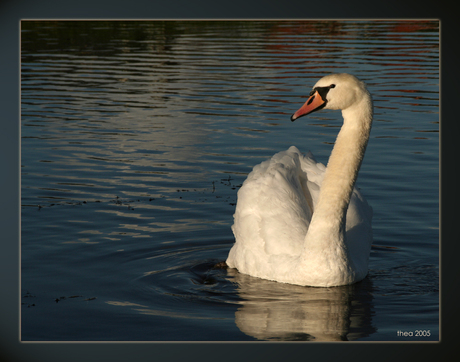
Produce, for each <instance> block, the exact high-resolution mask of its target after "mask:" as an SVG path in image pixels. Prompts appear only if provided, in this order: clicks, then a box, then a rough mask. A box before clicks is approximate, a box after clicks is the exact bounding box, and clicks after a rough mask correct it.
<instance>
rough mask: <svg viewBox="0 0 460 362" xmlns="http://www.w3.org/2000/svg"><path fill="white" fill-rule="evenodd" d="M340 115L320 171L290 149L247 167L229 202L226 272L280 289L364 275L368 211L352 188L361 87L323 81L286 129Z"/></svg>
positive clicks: (367, 104)
mask: <svg viewBox="0 0 460 362" xmlns="http://www.w3.org/2000/svg"><path fill="white" fill-rule="evenodd" d="M320 109H331V110H342V116H343V125H342V127H341V129H340V132H339V134H338V136H337V139H336V142H335V145H334V147H333V150H332V152H331V155H330V157H329V161H328V164H327V167H325V166H324V165H323V164H321V163H318V162H317V161H316V160H315V158H314V156H313V155H312V153H311V152H308V153H307V154H306V155H303V154H302V153H301V152H300V151H299V150H298V149H297V148H296V147H295V146H292V147H290V148H289V149H288V150H287V151H282V152H279V153H277V154H275V155H274V156H273V157H272V158H271V159H269V160H267V161H264V162H262V163H261V164H259V165H257V166H255V167H254V168H253V170H252V171H251V173H250V174H249V175H248V177H247V179H246V180H245V181H244V183H243V185H242V186H241V188H240V190H239V191H238V194H237V205H236V209H235V213H234V223H233V225H232V231H233V234H234V236H235V243H234V245H233V246H232V248H231V250H230V252H229V255H228V257H227V260H226V265H227V267H230V268H236V269H237V270H238V271H239V272H240V273H243V274H248V275H251V276H254V277H259V278H263V279H268V280H273V281H277V282H282V283H289V284H296V285H303V286H314V287H330V286H339V285H348V284H353V283H355V282H358V281H360V280H362V279H364V278H365V277H366V275H367V273H368V262H369V254H370V249H371V243H372V225H371V222H372V208H371V206H369V204H368V203H367V201H366V200H365V198H364V197H363V195H362V194H361V193H360V192H359V191H358V190H357V189H356V188H355V187H354V185H355V182H356V178H357V176H358V171H359V168H360V166H361V162H362V160H363V157H364V152H365V150H366V147H367V143H368V140H369V134H370V130H371V126H372V118H373V105H372V98H371V95H370V94H369V92H368V90H367V88H366V85H365V84H364V82H362V81H360V80H359V79H358V78H356V77H355V76H353V75H350V74H344V73H342V74H331V75H327V76H325V77H323V78H321V79H320V80H319V81H318V82H317V83H316V84H315V86H314V87H313V90H312V91H311V93H310V95H309V98H308V99H307V101H306V102H305V104H304V105H303V106H302V107H301V108H300V109H299V110H298V111H297V112H295V113H294V114H293V115H292V117H291V121H295V120H296V119H298V118H300V117H302V116H305V115H307V114H309V113H311V112H314V111H318V110H320Z"/></svg>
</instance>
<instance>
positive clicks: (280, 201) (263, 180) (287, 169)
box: [227, 147, 311, 272]
mask: <svg viewBox="0 0 460 362" xmlns="http://www.w3.org/2000/svg"><path fill="white" fill-rule="evenodd" d="M300 156H301V154H300V152H299V150H297V148H295V147H291V148H290V149H289V150H287V151H283V152H280V153H277V154H276V155H274V156H273V157H272V158H271V159H269V160H267V161H264V162H262V163H261V164H259V165H257V166H255V167H254V169H253V171H252V172H251V173H250V174H249V175H248V178H247V179H246V181H245V182H244V183H243V186H242V187H241V188H240V190H239V191H238V202H237V206H236V211H235V214H234V225H233V226H232V230H233V233H234V235H235V239H236V242H235V245H234V246H233V248H232V250H231V251H230V254H229V258H228V259H227V264H228V265H229V266H231V267H237V268H238V269H239V270H240V271H242V272H244V269H245V267H244V265H235V264H234V263H237V262H238V263H242V264H245V263H247V264H250V263H252V261H251V260H253V259H254V258H257V259H259V262H262V261H263V260H267V261H268V258H269V257H270V255H280V254H287V255H299V253H300V249H301V248H302V246H303V241H304V238H305V235H306V233H307V229H308V225H309V222H310V220H311V209H310V207H309V205H308V203H307V200H306V198H305V187H306V185H305V180H306V175H305V174H304V171H303V170H302V168H301V166H300V159H299V157H300ZM260 264H263V262H262V263H260ZM252 267H254V266H252Z"/></svg>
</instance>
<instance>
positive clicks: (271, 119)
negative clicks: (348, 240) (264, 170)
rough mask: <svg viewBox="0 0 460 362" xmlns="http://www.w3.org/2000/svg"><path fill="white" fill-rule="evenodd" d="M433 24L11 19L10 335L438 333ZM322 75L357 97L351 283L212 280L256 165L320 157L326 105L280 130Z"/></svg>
mask: <svg viewBox="0 0 460 362" xmlns="http://www.w3.org/2000/svg"><path fill="white" fill-rule="evenodd" d="M438 25H439V24H438V23H437V22H432V21H398V22H391V21H378V22H375V21H374V22H370V21H260V22H254V21H232V22H220V21H216V22H214V21H210V22H198V21H197V22H195V21H185V22H180V21H179V22H176V21H168V22H42V21H39V22H35V21H23V22H22V23H21V59H22V60H21V120H22V128H21V172H22V175H21V182H22V184H21V192H22V195H21V203H22V207H21V218H22V220H21V232H22V235H21V297H22V298H21V301H22V307H21V338H22V340H23V341H37V340H46V341H50V340H51V341H82V340H105V341H115V340H125V341H254V340H271V341H286V340H296V341H302V340H303V341H307V340H308V341H330V340H357V341H414V340H417V341H437V340H439V338H440V336H439V219H438V218H439V197H438V196H439V181H438V178H439V158H438V150H439V133H438V131H439V27H438ZM330 72H347V73H352V74H354V75H356V76H358V77H359V78H361V79H362V80H364V81H365V82H366V83H367V84H368V88H369V90H370V92H371V93H372V95H373V98H374V106H375V116H374V125H373V130H372V133H371V139H370V141H369V146H368V149H367V152H366V156H365V159H364V162H363V165H362V167H361V171H360V174H359V178H358V187H359V188H360V189H361V191H362V192H363V194H364V195H365V196H366V198H367V200H368V201H369V203H370V204H371V205H372V206H373V208H374V220H373V229H374V243H373V247H372V251H371V255H370V271H369V276H368V277H367V278H366V279H365V280H364V281H363V282H361V283H358V284H356V285H352V286H345V287H337V288H306V287H299V286H293V285H286V284H280V283H275V282H269V281H265V280H261V279H257V278H252V277H249V276H245V275H241V274H239V273H237V272H235V271H233V270H223V269H216V268H213V266H214V265H215V264H216V263H217V262H219V261H222V260H225V259H226V256H227V254H228V251H229V249H230V248H231V246H232V244H233V242H234V239H233V235H232V232H231V229H230V227H231V225H232V215H233V212H234V209H235V204H236V195H237V191H238V189H239V187H240V186H241V184H242V182H243V181H244V179H245V178H246V176H247V174H248V173H249V172H250V170H251V169H252V167H253V166H254V165H256V164H258V163H260V162H261V161H263V160H265V159H267V158H269V157H271V156H272V155H273V154H275V153H276V152H278V151H281V150H285V149H287V148H288V147H289V146H291V145H296V146H297V147H299V149H300V150H301V151H303V152H307V151H308V150H311V151H312V152H313V153H314V154H315V156H316V157H317V159H318V160H319V161H320V162H323V163H326V162H327V159H328V156H329V154H330V152H331V149H332V146H333V143H334V140H335V136H336V134H337V132H338V130H339V127H340V125H341V114H340V112H332V111H322V112H318V113H314V114H312V115H311V116H308V117H305V118H302V119H301V120H299V121H297V122H294V123H291V122H290V121H289V117H290V115H291V114H292V113H293V112H294V111H296V110H297V109H298V108H299V106H300V105H302V104H303V102H304V101H305V97H306V95H307V94H308V93H309V91H310V89H311V87H312V86H313V84H314V83H316V81H317V80H318V79H319V78H320V77H322V76H323V75H325V74H327V73H330ZM404 332H406V333H405V334H404ZM417 335H418V336H417Z"/></svg>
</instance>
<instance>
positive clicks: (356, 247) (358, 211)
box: [346, 188, 373, 270]
mask: <svg viewBox="0 0 460 362" xmlns="http://www.w3.org/2000/svg"><path fill="white" fill-rule="evenodd" d="M372 216H373V211H372V207H371V206H370V205H369V204H368V203H367V201H366V199H365V198H364V196H363V195H362V194H361V192H360V191H359V190H358V189H357V188H355V189H354V190H353V194H352V195H351V199H350V204H349V205H348V210H347V226H346V230H347V247H348V249H349V252H350V255H352V256H353V261H354V263H355V265H356V266H358V265H361V266H363V268H366V270H367V264H368V262H369V252H370V250H371V245H372V239H373V236H372Z"/></svg>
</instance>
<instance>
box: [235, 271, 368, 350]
mask: <svg viewBox="0 0 460 362" xmlns="http://www.w3.org/2000/svg"><path fill="white" fill-rule="evenodd" d="M228 273H229V275H231V276H232V277H233V281H235V282H237V283H238V290H237V293H238V294H239V296H240V297H241V298H242V299H243V301H241V302H240V303H241V307H240V308H238V310H237V311H236V313H235V323H236V325H237V326H238V328H239V329H240V330H241V331H242V332H244V333H245V334H247V335H250V336H253V337H255V338H257V339H261V340H282V341H294V340H314V341H346V340H355V339H358V338H363V337H366V336H369V335H370V334H372V333H374V332H375V331H376V329H375V328H374V327H373V326H372V324H371V322H372V321H371V316H372V314H373V312H372V309H373V303H372V299H373V298H372V294H371V293H370V291H371V288H372V284H371V281H370V280H369V278H366V279H364V280H363V281H362V282H360V283H357V284H353V285H346V286H341V287H332V288H314V287H302V286H297V285H291V284H283V283H276V282H271V281H267V280H264V279H259V278H254V277H251V276H248V275H244V274H241V273H238V272H237V271H235V270H233V269H228Z"/></svg>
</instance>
